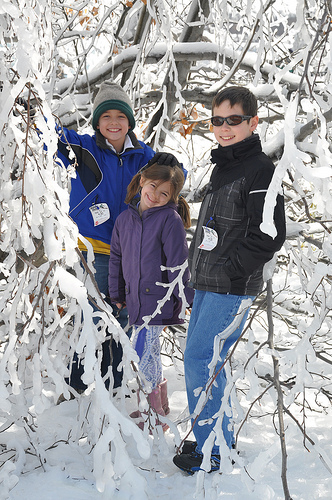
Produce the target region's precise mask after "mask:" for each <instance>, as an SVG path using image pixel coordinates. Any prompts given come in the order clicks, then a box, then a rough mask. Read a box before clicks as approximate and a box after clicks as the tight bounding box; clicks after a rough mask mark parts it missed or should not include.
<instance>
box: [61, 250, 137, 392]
mask: <svg viewBox="0 0 332 500" xmlns="http://www.w3.org/2000/svg"><path fill="white" fill-rule="evenodd" d="M83 255H84V257H85V258H86V252H83ZM109 259H110V258H109V255H104V254H101V253H95V260H94V263H93V265H94V268H95V270H96V272H95V275H94V277H95V280H96V282H97V285H98V288H99V290H100V292H101V293H103V294H105V301H106V302H107V303H108V304H110V300H109V296H108V263H109ZM116 309H117V308H116V307H113V312H114V313H115V314H116V313H117V310H116ZM117 320H118V322H119V323H120V325H121V327H122V328H123V329H124V328H125V327H126V326H127V324H128V311H127V308H124V309H121V311H120V314H119V315H118V316H117ZM94 322H95V323H97V322H98V319H97V318H94ZM130 334H131V330H129V331H128V332H127V335H128V336H129V337H130ZM102 351H103V356H102V361H101V375H102V377H104V376H105V375H106V374H107V372H108V369H109V367H110V365H112V374H113V388H114V389H115V388H117V387H120V386H121V383H122V370H121V371H118V366H119V364H120V363H121V360H122V346H121V344H120V342H119V343H118V344H117V343H116V342H115V341H114V340H112V344H111V342H110V340H105V342H103V345H102ZM83 373H84V365H83V364H82V363H80V360H79V358H78V356H77V354H76V353H74V357H73V363H72V369H71V373H70V377H69V380H68V383H69V385H70V386H71V387H73V388H74V389H76V390H80V391H84V390H85V389H86V388H87V386H86V385H85V384H84V383H83V381H82V379H81V377H82V375H83ZM109 385H110V380H109V378H107V379H106V380H105V387H106V389H109Z"/></svg>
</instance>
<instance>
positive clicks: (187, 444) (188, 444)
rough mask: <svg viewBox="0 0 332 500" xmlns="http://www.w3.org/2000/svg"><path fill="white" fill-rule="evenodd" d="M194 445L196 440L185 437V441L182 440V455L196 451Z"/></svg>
mask: <svg viewBox="0 0 332 500" xmlns="http://www.w3.org/2000/svg"><path fill="white" fill-rule="evenodd" d="M196 446H197V441H189V440H188V439H186V440H185V441H183V445H182V449H181V454H182V453H183V454H184V455H188V454H190V453H192V452H193V451H196Z"/></svg>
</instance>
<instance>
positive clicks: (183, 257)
mask: <svg viewBox="0 0 332 500" xmlns="http://www.w3.org/2000/svg"><path fill="white" fill-rule="evenodd" d="M162 245H163V250H164V254H165V258H166V267H167V268H172V267H176V266H179V265H181V264H183V263H184V262H185V261H187V260H188V245H187V240H186V232H185V229H184V226H183V222H182V220H181V218H180V216H178V214H177V216H176V217H174V218H173V217H172V218H171V219H170V220H169V221H168V223H167V224H165V226H164V229H163V232H162ZM186 266H187V267H186V269H185V271H184V274H183V284H184V292H185V296H186V300H187V302H188V304H189V306H191V304H192V301H193V299H194V293H195V292H194V290H193V288H190V287H189V286H188V283H189V280H190V274H189V269H188V262H187V264H186ZM177 273H178V271H175V272H172V271H170V270H168V280H169V282H170V283H171V282H172V281H173V280H174V279H175V278H176V277H177V275H178V274H177ZM173 293H174V295H176V296H177V297H178V299H181V297H180V296H179V288H178V285H177V286H176V287H175V288H174V291H173Z"/></svg>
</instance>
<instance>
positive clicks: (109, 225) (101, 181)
mask: <svg viewBox="0 0 332 500" xmlns="http://www.w3.org/2000/svg"><path fill="white" fill-rule="evenodd" d="M128 135H129V138H130V139H131V142H132V144H133V148H129V149H127V150H125V151H124V152H122V153H121V154H116V153H115V152H114V151H113V150H112V149H111V148H109V147H108V146H107V144H106V141H105V138H104V137H103V136H102V134H101V133H100V132H99V130H98V131H97V132H96V134H95V135H93V136H90V135H88V134H85V135H79V134H78V133H77V132H75V131H74V130H68V129H63V133H62V134H61V135H60V137H59V141H58V156H59V158H60V159H61V160H62V161H63V162H64V164H65V165H66V166H68V165H69V164H70V163H72V164H74V165H75V168H76V172H77V176H76V178H73V179H72V180H71V192H70V211H69V215H70V216H71V218H72V219H73V220H74V221H75V222H76V224H77V226H78V229H79V231H80V233H81V234H82V235H83V236H85V237H87V238H92V239H95V240H100V241H103V242H104V243H107V244H109V243H110V240H111V235H112V230H113V226H114V223H115V220H116V218H117V216H118V215H119V214H120V213H121V212H122V211H123V210H125V208H126V205H125V203H124V199H125V197H126V193H127V186H128V184H129V182H130V181H131V179H132V178H133V176H134V175H135V174H136V173H137V172H138V171H139V170H140V169H141V168H142V167H143V166H144V165H145V164H146V163H147V162H148V161H149V160H150V159H151V158H152V157H153V156H154V154H155V153H154V151H153V149H151V148H150V147H149V146H147V145H146V144H144V143H143V142H141V141H138V140H137V138H136V136H135V134H134V133H133V132H129V133H128ZM68 143H69V145H70V146H71V149H72V150H73V151H74V153H75V156H76V158H74V159H69V154H70V149H69V148H68ZM75 160H76V164H75ZM100 203H106V204H107V206H108V208H109V211H110V217H109V219H108V220H106V221H105V222H102V223H100V225H99V224H98V225H95V222H94V219H93V216H92V212H91V207H93V205H96V204H97V205H98V204H100Z"/></svg>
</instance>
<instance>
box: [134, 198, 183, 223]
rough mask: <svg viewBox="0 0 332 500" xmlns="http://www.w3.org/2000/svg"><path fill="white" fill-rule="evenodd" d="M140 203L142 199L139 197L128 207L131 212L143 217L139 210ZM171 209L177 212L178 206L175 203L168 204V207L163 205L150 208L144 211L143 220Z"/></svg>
mask: <svg viewBox="0 0 332 500" xmlns="http://www.w3.org/2000/svg"><path fill="white" fill-rule="evenodd" d="M140 201H141V197H140V196H139V195H137V196H135V198H134V199H133V200H132V201H131V202H130V203H129V205H128V207H129V210H132V211H133V212H135V213H136V214H137V215H138V216H139V217H141V215H140V213H139V210H138V206H139V203H140ZM169 208H171V209H173V210H175V211H177V209H176V204H175V203H173V202H170V203H167V204H166V205H163V206H161V207H154V208H148V209H147V210H144V212H143V218H144V219H146V217H149V215H151V214H153V213H155V212H158V211H161V210H167V209H169Z"/></svg>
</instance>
